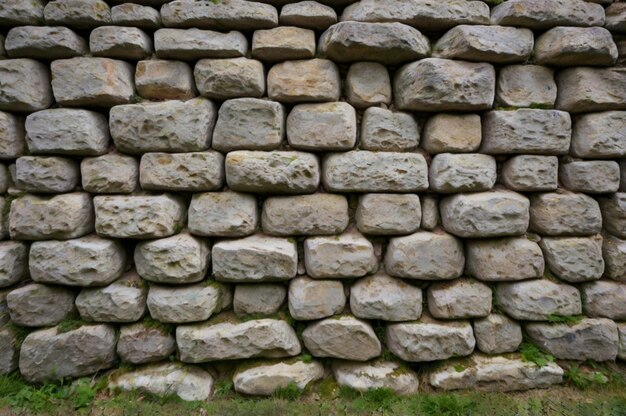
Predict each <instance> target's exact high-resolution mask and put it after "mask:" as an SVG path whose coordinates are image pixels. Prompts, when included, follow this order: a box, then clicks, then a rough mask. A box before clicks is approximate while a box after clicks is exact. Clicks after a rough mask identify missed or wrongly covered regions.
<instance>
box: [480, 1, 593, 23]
mask: <svg viewBox="0 0 626 416" xmlns="http://www.w3.org/2000/svg"><path fill="white" fill-rule="evenodd" d="M491 23H492V24H496V25H505V26H523V27H527V28H529V29H533V30H545V29H549V28H551V27H554V26H602V25H603V23H604V10H603V8H602V6H600V5H598V4H593V3H589V2H584V1H582V0H512V1H507V2H506V3H502V4H499V5H497V6H496V7H494V8H493V10H492V11H491Z"/></svg>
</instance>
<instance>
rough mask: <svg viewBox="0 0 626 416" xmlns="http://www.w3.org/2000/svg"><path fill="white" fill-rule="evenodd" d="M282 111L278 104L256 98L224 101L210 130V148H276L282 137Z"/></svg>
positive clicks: (225, 150)
mask: <svg viewBox="0 0 626 416" xmlns="http://www.w3.org/2000/svg"><path fill="white" fill-rule="evenodd" d="M284 112H285V110H284V107H283V106H282V105H281V104H279V103H276V102H273V101H267V100H261V99H257V98H236V99H233V100H228V101H226V102H224V103H223V104H222V106H221V107H220V110H219V115H218V118H217V123H216V125H215V129H214V131H213V145H212V146H213V149H215V150H219V151H222V152H229V151H231V150H272V149H276V148H278V147H279V146H280V144H281V143H282V140H283V136H284V130H285V127H284V125H285V113H284Z"/></svg>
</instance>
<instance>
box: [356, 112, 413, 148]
mask: <svg viewBox="0 0 626 416" xmlns="http://www.w3.org/2000/svg"><path fill="white" fill-rule="evenodd" d="M420 130H421V129H420V126H419V125H418V124H417V121H416V120H415V118H414V117H413V115H412V114H409V113H402V112H392V111H390V110H387V109H384V108H379V107H371V108H368V109H367V110H365V112H364V113H363V118H362V119H361V137H360V147H361V149H364V150H378V151H383V152H402V151H408V150H413V149H415V148H416V147H417V146H418V144H419V143H420Z"/></svg>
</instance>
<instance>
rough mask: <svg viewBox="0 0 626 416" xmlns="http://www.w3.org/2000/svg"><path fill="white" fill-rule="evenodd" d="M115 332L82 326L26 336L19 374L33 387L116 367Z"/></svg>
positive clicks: (111, 329) (40, 331)
mask: <svg viewBox="0 0 626 416" xmlns="http://www.w3.org/2000/svg"><path fill="white" fill-rule="evenodd" d="M115 342H116V337H115V328H114V327H113V326H111V325H106V324H105V325H84V326H81V327H80V328H78V329H74V330H71V331H68V332H60V331H59V329H58V328H57V327H54V328H49V329H42V330H39V331H35V332H31V333H30V334H28V336H27V337H26V339H24V342H23V343H22V348H21V350H20V373H21V374H22V375H23V376H24V378H25V379H26V380H28V381H30V382H32V383H40V382H44V381H59V380H62V379H64V378H75V377H81V376H86V375H89V374H92V373H95V372H96V371H100V370H105V369H107V368H110V367H112V366H113V365H115V363H116V360H117V357H116V355H115Z"/></svg>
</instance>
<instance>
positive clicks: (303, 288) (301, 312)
mask: <svg viewBox="0 0 626 416" xmlns="http://www.w3.org/2000/svg"><path fill="white" fill-rule="evenodd" d="M345 305H346V295H345V294H344V288H343V284H342V283H341V282H339V281H336V280H321V281H320V280H315V279H311V278H310V277H307V276H302V277H297V278H295V279H293V280H292V281H291V282H290V283H289V314H290V315H291V316H292V317H293V318H294V319H297V320H312V319H321V318H326V317H329V316H332V315H335V314H338V313H341V312H342V311H343V309H344V307H345Z"/></svg>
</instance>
